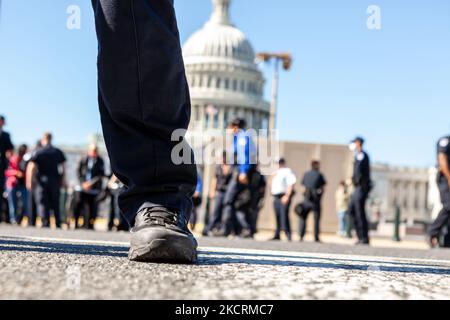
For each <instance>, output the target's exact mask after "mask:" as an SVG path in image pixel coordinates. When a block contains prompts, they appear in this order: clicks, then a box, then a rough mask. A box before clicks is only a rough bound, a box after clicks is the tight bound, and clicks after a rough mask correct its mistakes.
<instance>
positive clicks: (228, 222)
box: [223, 119, 256, 237]
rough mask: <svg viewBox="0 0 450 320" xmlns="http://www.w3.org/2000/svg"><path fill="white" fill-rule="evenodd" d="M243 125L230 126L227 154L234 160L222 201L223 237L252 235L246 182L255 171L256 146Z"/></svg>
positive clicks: (247, 182) (237, 121) (239, 121)
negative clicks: (248, 217) (230, 144)
mask: <svg viewBox="0 0 450 320" xmlns="http://www.w3.org/2000/svg"><path fill="white" fill-rule="evenodd" d="M246 126H247V124H246V122H245V120H243V119H236V120H234V121H233V122H231V125H230V129H231V131H232V133H233V143H232V150H231V153H230V154H231V155H232V156H233V158H234V159H233V161H232V162H233V166H232V171H233V174H232V178H231V181H230V184H229V185H228V188H227V191H226V194H225V201H224V203H225V207H224V212H223V216H224V224H223V225H224V226H223V228H224V230H223V235H224V236H229V235H231V234H232V233H234V234H235V235H242V236H243V237H250V236H251V234H252V233H251V226H250V225H249V223H248V219H247V215H248V209H249V207H250V204H251V198H252V194H251V190H250V188H249V182H250V180H251V177H252V174H253V172H254V171H255V169H256V147H255V145H254V143H253V140H252V137H251V136H250V135H249V134H248V133H247V132H245V129H246Z"/></svg>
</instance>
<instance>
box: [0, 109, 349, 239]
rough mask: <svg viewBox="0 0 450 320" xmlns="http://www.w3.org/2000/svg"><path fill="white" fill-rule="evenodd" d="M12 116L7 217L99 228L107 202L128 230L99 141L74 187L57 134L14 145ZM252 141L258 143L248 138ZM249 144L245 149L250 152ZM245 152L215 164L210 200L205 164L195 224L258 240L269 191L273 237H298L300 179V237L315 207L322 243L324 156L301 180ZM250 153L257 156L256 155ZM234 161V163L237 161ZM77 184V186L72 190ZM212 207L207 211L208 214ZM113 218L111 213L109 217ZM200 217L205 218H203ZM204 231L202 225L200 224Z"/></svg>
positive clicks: (343, 204)
mask: <svg viewBox="0 0 450 320" xmlns="http://www.w3.org/2000/svg"><path fill="white" fill-rule="evenodd" d="M5 124H6V119H5V117H3V116H0V152H1V166H0V169H1V170H0V186H1V190H0V191H1V193H0V194H1V195H2V199H1V200H2V201H1V207H0V222H3V223H8V224H16V225H23V226H39V227H42V228H49V227H51V226H52V225H54V227H56V228H61V227H62V226H63V225H65V226H67V228H69V229H78V228H84V229H88V230H94V229H95V225H96V220H97V219H98V217H99V207H100V206H102V204H104V205H103V206H102V208H103V209H105V208H107V211H108V213H107V214H106V220H107V228H108V230H110V231H113V230H117V231H126V230H128V229H129V226H130V225H133V221H126V220H125V219H124V218H123V217H122V215H121V214H120V208H119V205H118V199H119V194H120V192H121V189H122V188H123V187H124V186H123V184H122V183H121V182H120V180H119V179H118V178H117V177H116V176H114V175H112V174H107V172H106V170H105V161H104V159H103V158H102V157H101V156H100V155H99V150H98V147H97V146H96V145H95V144H91V145H89V147H88V150H87V151H86V154H85V156H83V157H82V158H81V159H80V160H79V162H78V165H77V172H76V176H77V180H78V181H77V184H76V185H75V186H74V187H73V186H71V188H70V189H69V188H68V185H67V180H66V173H67V172H66V170H67V169H66V156H65V154H64V152H63V151H62V150H60V149H58V148H57V147H55V146H54V145H53V143H52V142H53V136H52V134H51V133H49V132H47V133H45V134H44V135H43V136H42V137H41V139H39V141H38V142H37V143H36V144H35V145H34V146H33V147H31V148H30V147H29V146H27V145H25V144H23V145H20V146H18V147H17V148H15V147H14V145H13V143H12V141H11V137H10V135H9V134H8V133H7V132H6V131H4V130H3V128H4V126H5ZM245 125H246V124H245V121H244V120H242V119H237V120H235V121H233V122H232V123H231V124H230V129H231V130H234V133H235V135H236V136H239V134H240V132H241V130H242V129H245ZM239 139H243V141H244V143H243V144H244V145H246V144H250V143H251V141H250V140H249V139H248V137H246V136H243V137H241V138H238V139H236V141H239ZM249 149H250V147H249V146H246V147H245V148H244V150H249ZM230 154H231V156H234V157H236V156H237V154H238V152H237V151H236V150H235V151H230V152H228V153H227V152H226V151H224V152H223V155H222V163H220V164H218V165H217V166H216V168H215V172H214V175H213V176H214V177H213V179H212V183H211V185H210V186H208V191H209V194H208V195H207V196H206V199H203V198H204V192H203V191H204V190H203V188H204V186H203V179H202V174H201V170H199V173H198V182H197V187H196V191H195V193H194V195H193V210H192V215H191V220H190V223H189V225H190V228H191V229H192V230H195V229H196V228H197V227H198V225H202V226H203V229H202V230H201V232H202V234H203V235H204V236H214V237H228V236H239V237H244V238H252V237H254V235H255V234H256V233H257V232H258V230H257V226H258V217H259V213H260V211H261V209H262V207H263V204H264V200H265V196H266V193H267V192H266V191H267V189H269V192H270V194H271V196H272V198H273V211H274V215H275V217H276V228H274V229H275V234H274V236H273V239H272V240H280V239H281V235H282V233H283V232H284V234H285V236H286V238H287V240H291V239H292V229H291V223H290V220H291V219H290V212H291V203H292V199H293V197H294V195H295V194H296V192H297V191H296V184H297V183H299V187H300V188H301V192H302V193H303V195H304V197H303V198H304V201H303V202H301V203H299V204H297V205H296V207H295V212H296V213H297V214H298V216H299V218H300V219H299V221H300V225H299V226H298V230H299V236H300V238H301V239H302V240H303V238H304V236H305V233H306V220H307V218H308V215H309V213H311V212H312V213H313V216H314V221H315V223H314V236H315V240H316V241H320V238H319V234H320V217H321V204H320V203H321V199H322V196H323V193H324V191H325V186H326V180H325V177H324V176H323V174H322V173H321V172H320V162H319V161H313V162H312V163H311V170H310V171H308V172H306V173H305V175H304V177H303V179H302V180H301V181H300V182H298V179H297V177H296V176H295V174H294V173H293V171H292V170H291V169H289V168H288V166H287V163H286V160H285V159H280V160H279V162H278V169H277V170H276V171H275V172H274V174H273V175H272V177H271V179H268V181H267V180H266V177H265V176H264V175H262V174H261V172H260V171H259V169H258V166H257V165H249V161H243V162H242V163H244V164H243V165H240V166H239V165H238V166H236V165H233V164H230V158H229V156H230ZM244 156H247V157H249V154H245V152H244ZM231 163H234V162H233V161H231ZM68 190H70V191H68ZM349 199H350V188H349V183H346V182H342V183H341V185H340V187H339V189H338V191H337V193H336V206H337V208H336V210H337V214H338V216H339V221H340V224H339V234H340V235H342V236H345V235H349V233H350V232H351V231H350V230H349V215H348V210H347V209H348V207H349ZM200 213H204V214H200ZM101 216H102V217H105V214H103V215H101ZM199 216H201V217H202V219H203V221H200V223H199V221H198V220H199ZM198 231H199V232H200V230H198Z"/></svg>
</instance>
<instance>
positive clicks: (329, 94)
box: [0, 0, 450, 166]
mask: <svg viewBox="0 0 450 320" xmlns="http://www.w3.org/2000/svg"><path fill="white" fill-rule="evenodd" d="M210 2H211V1H210V0H175V6H176V9H177V15H178V20H179V27H180V33H181V38H182V41H183V42H184V41H186V39H187V38H188V37H189V35H190V34H192V33H193V32H194V31H195V30H197V29H198V28H200V27H201V26H202V25H203V24H204V22H205V21H206V20H207V19H208V18H209V15H210V10H211V3H210ZM73 4H75V5H79V6H80V8H81V14H82V20H81V21H82V25H81V30H72V31H70V30H68V29H67V28H66V20H67V17H68V15H67V13H66V9H67V7H68V6H69V5H73ZM372 4H374V5H378V6H379V7H380V8H381V14H382V16H381V23H382V25H381V26H382V28H381V30H377V31H374V30H369V29H368V28H367V27H366V20H367V18H368V15H367V13H366V10H367V7H368V6H369V5H372ZM1 19H2V21H1V24H0V58H1V59H0V113H2V114H5V115H6V116H7V117H8V121H9V124H8V127H7V130H9V131H11V132H12V134H13V138H14V141H15V142H16V143H20V142H28V143H31V142H33V141H35V140H36V139H37V137H38V136H39V135H40V134H41V132H42V131H44V130H45V129H51V130H52V131H53V132H54V134H55V136H56V142H57V143H65V144H80V143H83V142H85V141H86V139H87V136H88V135H89V134H90V133H92V132H100V125H99V116H98V111H97V103H96V101H97V92H96V69H95V61H96V50H97V48H96V39H95V33H94V24H93V16H92V10H91V8H90V1H89V0H3V8H2V18H1ZM232 20H233V22H234V23H235V24H236V25H237V26H238V27H239V28H240V29H242V30H243V31H244V32H245V33H246V34H247V36H248V37H249V38H250V40H251V42H252V44H253V46H254V47H255V50H256V51H269V50H270V51H289V52H291V53H292V55H293V56H294V59H295V60H294V68H293V69H292V70H291V71H290V72H289V73H283V74H282V76H281V87H280V106H279V118H278V126H279V127H280V128H281V130H280V135H281V138H282V139H288V140H302V141H312V142H328V143H347V142H348V140H349V139H350V138H352V137H353V136H354V135H356V134H360V135H364V136H365V137H366V138H367V140H368V144H367V148H368V150H369V152H370V154H371V155H372V158H373V159H374V160H376V161H380V162H388V163H392V164H399V165H417V166H428V165H433V164H434V162H435V143H436V140H437V139H438V138H439V137H440V136H442V135H444V134H446V133H449V132H450V1H448V0H415V1H410V0H370V1H366V0H340V1H336V0H314V1H313V0H310V1H304V0H302V1H299V0H276V1H275V0H234V1H233V4H232ZM262 68H263V71H264V73H265V75H266V77H267V78H268V79H270V77H271V69H270V68H269V67H268V66H263V67H262ZM266 91H267V92H266V96H267V97H269V96H270V81H268V83H267V85H266Z"/></svg>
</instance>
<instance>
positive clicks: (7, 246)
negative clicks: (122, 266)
mask: <svg viewBox="0 0 450 320" xmlns="http://www.w3.org/2000/svg"><path fill="white" fill-rule="evenodd" d="M0 251H14V252H24V253H26V252H36V253H53V254H71V255H89V256H103V257H105V256H106V257H119V258H126V257H127V253H128V248H126V247H123V246H111V245H92V244H69V243H52V242H42V241H28V240H23V239H21V238H12V237H0ZM199 254H200V257H199V262H198V265H200V266H218V265H227V264H243V265H255V266H280V267H285V266H287V267H297V268H324V269H340V270H358V271H367V270H369V269H370V268H371V267H372V268H373V267H374V266H375V267H376V271H379V272H400V273H419V274H437V275H450V268H445V267H437V266H430V265H420V264H411V263H407V262H405V263H401V262H386V261H379V262H377V261H364V260H358V259H355V260H353V259H333V258H323V257H297V256H287V255H276V254H274V255H269V254H259V253H255V254H252V253H239V252H236V253H234V252H208V251H200V252H199ZM218 256H219V257H218ZM220 256H222V257H220ZM270 258H272V259H270ZM276 259H283V260H276ZM312 259H313V260H316V261H314V262H313V261H307V260H312ZM317 260H318V261H319V262H317ZM322 261H323V262H322ZM326 261H329V262H326ZM333 262H334V263H333ZM355 263H359V264H358V265H357V264H355ZM383 264H384V265H383Z"/></svg>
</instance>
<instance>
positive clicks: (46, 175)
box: [26, 133, 66, 228]
mask: <svg viewBox="0 0 450 320" xmlns="http://www.w3.org/2000/svg"><path fill="white" fill-rule="evenodd" d="M41 144H42V148H41V149H39V150H38V151H37V152H36V153H35V154H34V155H33V156H32V158H31V159H30V163H29V165H28V167H27V177H26V179H27V188H28V190H29V191H31V190H33V187H34V186H33V177H34V176H35V174H36V181H35V182H36V183H37V186H36V188H35V189H34V190H35V193H36V204H37V209H38V210H37V211H38V215H39V216H40V217H41V219H42V226H43V227H44V228H49V227H50V213H51V212H53V215H54V218H55V223H56V227H57V228H61V215H60V206H59V199H60V188H61V186H62V185H63V184H64V176H65V166H64V163H65V162H66V157H65V156H64V154H63V152H62V151H61V150H59V149H57V148H55V147H53V146H52V134H51V133H45V134H44V136H43V137H42V139H41Z"/></svg>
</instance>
